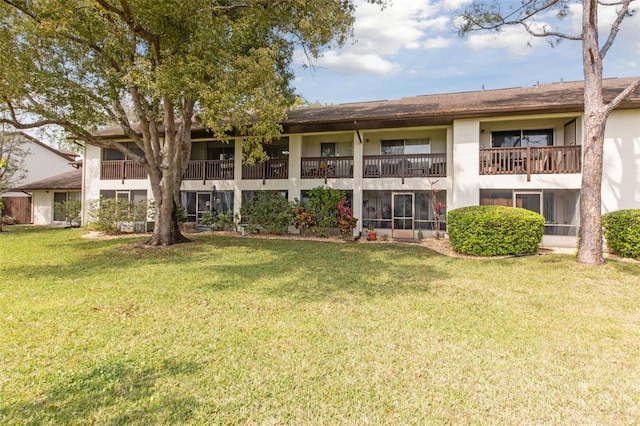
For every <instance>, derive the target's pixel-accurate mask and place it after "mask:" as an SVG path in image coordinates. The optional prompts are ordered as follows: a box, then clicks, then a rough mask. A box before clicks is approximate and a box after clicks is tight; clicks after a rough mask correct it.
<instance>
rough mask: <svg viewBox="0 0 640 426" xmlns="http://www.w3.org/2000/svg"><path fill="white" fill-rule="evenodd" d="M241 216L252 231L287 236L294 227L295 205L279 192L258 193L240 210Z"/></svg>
mask: <svg viewBox="0 0 640 426" xmlns="http://www.w3.org/2000/svg"><path fill="white" fill-rule="evenodd" d="M240 216H242V221H243V222H244V223H246V224H247V225H248V228H249V229H250V230H253V231H262V232H268V233H272V234H285V233H286V232H287V228H288V227H289V226H290V225H293V203H290V202H289V201H288V200H287V199H286V198H284V197H283V196H282V195H280V194H279V193H278V192H272V191H264V192H258V193H257V194H256V195H255V196H254V197H253V198H252V199H251V200H249V201H247V202H246V203H245V204H244V205H243V206H242V207H241V208H240Z"/></svg>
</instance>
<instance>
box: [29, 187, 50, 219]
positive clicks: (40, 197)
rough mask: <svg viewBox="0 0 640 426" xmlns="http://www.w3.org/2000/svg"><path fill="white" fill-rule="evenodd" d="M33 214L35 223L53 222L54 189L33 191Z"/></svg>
mask: <svg viewBox="0 0 640 426" xmlns="http://www.w3.org/2000/svg"><path fill="white" fill-rule="evenodd" d="M32 194H33V195H32V197H31V214H32V217H33V223H34V225H50V224H51V223H52V222H53V191H48V192H47V191H33V193H32Z"/></svg>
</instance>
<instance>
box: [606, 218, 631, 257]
mask: <svg viewBox="0 0 640 426" xmlns="http://www.w3.org/2000/svg"><path fill="white" fill-rule="evenodd" d="M602 227H603V231H604V237H605V239H606V240H607V247H609V250H611V251H612V252H613V253H615V254H617V255H619V256H622V257H630V258H633V259H640V209H627V210H618V211H615V212H611V213H607V214H604V215H602Z"/></svg>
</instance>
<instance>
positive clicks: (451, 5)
mask: <svg viewBox="0 0 640 426" xmlns="http://www.w3.org/2000/svg"><path fill="white" fill-rule="evenodd" d="M471 3H473V0H444V1H443V2H442V5H443V7H444V8H445V9H446V10H458V9H460V8H462V7H464V6H467V5H469V4H471Z"/></svg>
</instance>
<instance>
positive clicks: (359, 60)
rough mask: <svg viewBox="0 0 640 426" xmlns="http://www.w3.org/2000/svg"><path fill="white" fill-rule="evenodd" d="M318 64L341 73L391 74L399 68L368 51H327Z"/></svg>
mask: <svg viewBox="0 0 640 426" xmlns="http://www.w3.org/2000/svg"><path fill="white" fill-rule="evenodd" d="M318 65H319V66H321V67H323V68H329V69H332V70H335V71H338V72H342V73H353V72H367V73H376V74H393V73H396V72H398V71H399V70H400V65H398V64H396V63H394V62H391V61H388V60H386V59H384V58H382V57H380V56H379V55H375V54H370V53H369V54H354V53H349V52H344V53H340V52H328V53H326V54H325V55H324V56H323V57H322V58H320V59H319V60H318Z"/></svg>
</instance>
